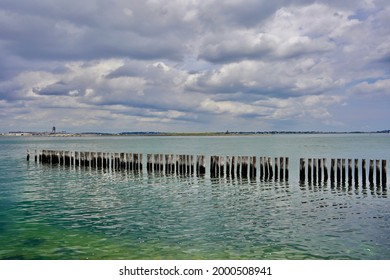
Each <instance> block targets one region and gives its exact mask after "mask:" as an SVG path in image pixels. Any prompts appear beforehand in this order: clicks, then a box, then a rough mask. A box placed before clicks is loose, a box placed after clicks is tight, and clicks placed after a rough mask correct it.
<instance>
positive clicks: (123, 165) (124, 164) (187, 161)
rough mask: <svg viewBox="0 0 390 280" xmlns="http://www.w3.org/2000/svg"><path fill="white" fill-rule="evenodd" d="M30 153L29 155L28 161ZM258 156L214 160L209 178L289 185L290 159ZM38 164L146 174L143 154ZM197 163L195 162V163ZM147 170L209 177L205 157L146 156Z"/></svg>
mask: <svg viewBox="0 0 390 280" xmlns="http://www.w3.org/2000/svg"><path fill="white" fill-rule="evenodd" d="M29 158H30V152H29V151H28V152H27V160H29ZM257 160H258V157H256V156H251V157H249V156H226V157H225V156H211V157H210V177H212V178H216V177H225V176H226V177H232V178H234V177H242V178H251V179H253V178H256V177H257V174H258V170H259V171H260V172H259V173H260V179H262V180H280V181H283V180H285V181H288V177H289V169H288V167H289V159H288V158H285V157H280V158H275V161H274V164H273V163H272V158H271V157H259V162H260V164H259V165H258V164H257ZM35 161H37V162H40V163H44V164H59V165H66V166H85V167H92V168H103V169H111V170H133V171H142V170H143V155H142V154H140V153H109V152H71V151H54V150H42V151H35ZM195 161H196V162H195ZM146 170H147V172H149V173H152V172H154V173H165V174H181V175H195V174H196V175H197V176H202V175H205V174H206V157H205V156H204V155H197V156H193V155H174V154H147V156H146Z"/></svg>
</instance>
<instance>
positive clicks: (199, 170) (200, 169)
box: [196, 155, 206, 176]
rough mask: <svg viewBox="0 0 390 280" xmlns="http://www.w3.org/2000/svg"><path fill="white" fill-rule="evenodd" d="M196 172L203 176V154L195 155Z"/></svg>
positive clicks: (204, 165) (204, 172) (204, 169)
mask: <svg viewBox="0 0 390 280" xmlns="http://www.w3.org/2000/svg"><path fill="white" fill-rule="evenodd" d="M196 173H197V175H198V176H204V175H205V174H206V161H205V156H204V155H200V156H197V163H196Z"/></svg>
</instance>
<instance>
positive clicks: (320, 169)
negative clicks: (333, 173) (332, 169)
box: [318, 158, 323, 182]
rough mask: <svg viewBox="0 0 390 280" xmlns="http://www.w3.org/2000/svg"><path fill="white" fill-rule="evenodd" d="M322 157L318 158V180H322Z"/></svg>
mask: <svg viewBox="0 0 390 280" xmlns="http://www.w3.org/2000/svg"><path fill="white" fill-rule="evenodd" d="M322 168H323V166H322V158H319V159H318V182H322Z"/></svg>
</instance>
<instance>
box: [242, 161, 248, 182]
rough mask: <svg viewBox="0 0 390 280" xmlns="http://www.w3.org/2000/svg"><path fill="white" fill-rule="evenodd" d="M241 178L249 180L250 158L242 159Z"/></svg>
mask: <svg viewBox="0 0 390 280" xmlns="http://www.w3.org/2000/svg"><path fill="white" fill-rule="evenodd" d="M241 177H243V178H248V157H247V156H243V157H241Z"/></svg>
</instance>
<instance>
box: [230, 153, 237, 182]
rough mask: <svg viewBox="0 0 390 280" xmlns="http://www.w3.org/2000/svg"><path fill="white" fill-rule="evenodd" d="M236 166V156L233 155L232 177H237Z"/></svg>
mask: <svg viewBox="0 0 390 280" xmlns="http://www.w3.org/2000/svg"><path fill="white" fill-rule="evenodd" d="M235 166H236V157H235V156H232V165H231V169H230V174H231V176H232V178H234V177H235V176H234V170H235Z"/></svg>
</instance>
